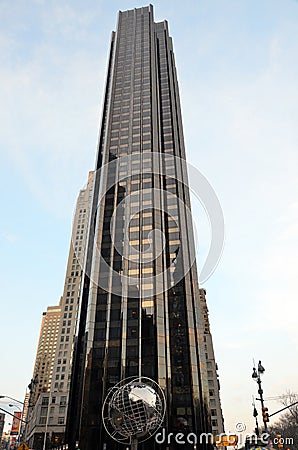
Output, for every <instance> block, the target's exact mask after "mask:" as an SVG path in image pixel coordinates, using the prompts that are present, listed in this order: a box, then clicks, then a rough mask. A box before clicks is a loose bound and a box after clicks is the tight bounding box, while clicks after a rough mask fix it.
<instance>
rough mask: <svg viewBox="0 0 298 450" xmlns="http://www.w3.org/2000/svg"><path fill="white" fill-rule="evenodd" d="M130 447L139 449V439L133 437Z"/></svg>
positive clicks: (132, 449) (134, 449)
mask: <svg viewBox="0 0 298 450" xmlns="http://www.w3.org/2000/svg"><path fill="white" fill-rule="evenodd" d="M130 448H131V450H138V440H137V439H132V441H131V446H130Z"/></svg>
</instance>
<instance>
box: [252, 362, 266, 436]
mask: <svg viewBox="0 0 298 450" xmlns="http://www.w3.org/2000/svg"><path fill="white" fill-rule="evenodd" d="M264 372H265V369H264V367H263V366H262V363H261V361H259V363H258V368H257V369H256V368H255V367H254V368H253V373H252V378H253V380H255V381H256V382H257V383H258V394H259V395H260V398H257V400H259V401H260V402H261V406H262V416H263V422H264V429H265V431H267V430H268V428H267V422H269V415H268V413H267V411H268V408H266V407H265V405H264V397H263V392H264V391H263V389H262V381H261V375H263V373H264Z"/></svg>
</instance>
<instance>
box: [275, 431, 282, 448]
mask: <svg viewBox="0 0 298 450" xmlns="http://www.w3.org/2000/svg"><path fill="white" fill-rule="evenodd" d="M276 441H277V447H278V448H284V446H283V442H284V439H283V438H282V437H281V434H277V435H276Z"/></svg>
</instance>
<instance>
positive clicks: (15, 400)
mask: <svg viewBox="0 0 298 450" xmlns="http://www.w3.org/2000/svg"><path fill="white" fill-rule="evenodd" d="M0 398H9V399H10V400H12V401H13V402H17V403H20V404H21V405H24V403H23V402H20V400H17V399H15V398H12V397H9V396H8V395H0Z"/></svg>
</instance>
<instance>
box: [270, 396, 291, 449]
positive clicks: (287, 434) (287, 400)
mask: <svg viewBox="0 0 298 450" xmlns="http://www.w3.org/2000/svg"><path fill="white" fill-rule="evenodd" d="M280 402H281V404H282V405H284V406H290V405H292V404H293V403H295V402H298V394H296V393H294V392H291V391H288V392H286V394H284V395H283V396H282V397H281V400H280ZM280 414H281V415H280V416H279V418H278V420H277V421H276V422H275V423H274V424H272V425H271V426H270V427H269V433H270V434H271V436H272V437H274V436H276V435H277V434H280V435H281V436H282V437H283V438H284V439H293V444H290V441H289V440H288V441H286V443H285V444H284V448H290V449H293V450H294V449H297V448H298V403H297V404H296V405H294V406H290V407H289V409H287V410H285V411H284V412H281V413H280ZM276 417H278V416H276Z"/></svg>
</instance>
